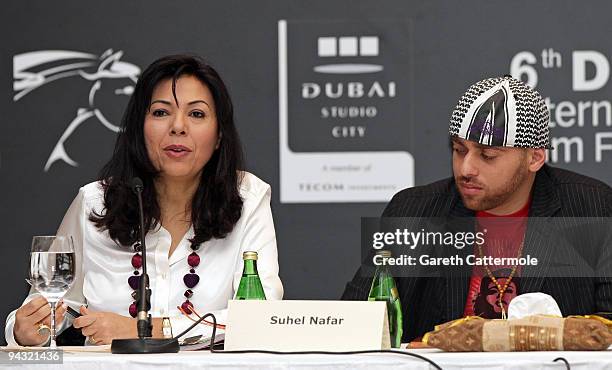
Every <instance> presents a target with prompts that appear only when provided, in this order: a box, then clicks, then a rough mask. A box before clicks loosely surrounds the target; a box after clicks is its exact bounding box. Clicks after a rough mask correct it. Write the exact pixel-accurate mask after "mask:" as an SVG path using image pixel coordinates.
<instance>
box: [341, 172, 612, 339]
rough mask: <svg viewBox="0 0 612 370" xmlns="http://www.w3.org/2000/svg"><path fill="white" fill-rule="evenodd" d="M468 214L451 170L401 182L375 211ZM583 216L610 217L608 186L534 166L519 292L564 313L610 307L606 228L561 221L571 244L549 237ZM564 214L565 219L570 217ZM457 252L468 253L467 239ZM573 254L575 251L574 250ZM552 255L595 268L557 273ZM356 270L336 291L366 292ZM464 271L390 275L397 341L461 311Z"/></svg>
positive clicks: (366, 282)
mask: <svg viewBox="0 0 612 370" xmlns="http://www.w3.org/2000/svg"><path fill="white" fill-rule="evenodd" d="M474 216H475V213H474V211H471V210H469V209H467V208H466V207H465V206H464V205H463V202H462V200H461V197H460V195H459V193H458V191H457V189H456V186H455V182H454V179H453V178H449V179H445V180H442V181H438V182H435V183H433V184H430V185H426V186H420V187H414V188H409V189H405V190H402V191H400V192H399V193H397V194H396V195H395V196H394V197H393V199H392V200H391V202H390V203H389V204H388V205H387V207H386V209H385V211H384V212H383V217H453V218H454V217H474ZM583 217H588V218H602V219H604V220H607V221H604V222H607V224H608V225H610V222H609V220H610V219H611V218H612V188H610V187H609V186H608V185H606V184H604V183H602V182H600V181H597V180H594V179H592V178H589V177H586V176H582V175H579V174H576V173H573V172H570V171H566V170H561V169H557V168H553V167H550V166H547V165H545V166H544V167H543V168H542V169H540V170H539V171H538V173H537V175H536V178H535V182H534V185H533V189H532V202H531V206H530V209H529V220H530V221H529V224H528V227H527V232H526V235H525V245H524V250H523V255H527V254H530V255H532V256H534V255H535V256H538V257H539V264H538V266H535V267H533V268H532V269H531V270H527V269H526V270H524V274H525V277H521V282H520V287H519V293H520V294H523V293H528V292H543V293H546V294H550V295H551V296H552V297H553V298H555V300H556V301H557V303H558V304H559V307H560V309H561V312H562V313H563V315H564V316H567V315H586V314H593V313H597V312H599V313H609V312H611V311H612V272H611V269H612V237H611V235H612V230H610V228H607V229H608V230H601V229H602V228H601V227H599V229H597V230H596V231H595V232H594V231H592V230H591V229H588V228H587V229H585V228H581V226H578V227H575V228H574V229H572V226H566V227H564V228H565V231H568V230H569V236H568V235H565V237H566V240H567V238H569V239H571V240H570V244H572V246H571V247H570V248H569V249H567V248H566V247H563V246H561V244H559V243H558V242H556V241H555V240H556V238H555V236H556V234H557V231H554V230H556V228H557V227H558V226H559V224H562V225H563V223H564V222H566V221H561V222H557V221H559V220H575V219H576V218H583ZM532 220H540V221H541V220H544V222H550V221H553V224H554V226H551V227H550V229H551V230H550V234H549V235H543V234H542V233H541V230H540V229H542V228H541V227H538V230H539V231H537V232H534V231H533V229H535V227H533V226H532V224H531V222H532ZM546 220H548V221H546ZM540 221H538V222H539V223H541V222H540ZM568 222H569V223H565V225H569V224H571V222H572V221H568ZM600 225H601V224H600ZM602 233H603V235H602ZM594 234H599V235H594ZM465 252H467V253H472V249H471V246H470V247H469V248H466V250H465ZM576 254H577V256H578V257H575V256H574V255H576ZM559 258H561V259H562V260H563V261H566V262H567V261H568V260H569V261H570V262H571V261H576V260H582V261H589V262H590V264H591V265H592V266H595V267H594V268H595V269H597V272H596V274H592V275H590V274H585V275H580V276H577V275H575V274H574V275H573V276H571V277H566V275H563V273H559V274H555V272H553V270H552V269H551V267H550V265H551V263H552V264H554V261H556V260H559ZM551 261H552V262H551ZM467 268H470V269H471V267H467ZM555 268H556V267H555ZM362 269H363V267H362ZM578 274H580V273H578ZM364 275H365V274H364V273H362V271H361V270H360V271H358V272H357V273H356V274H355V277H354V278H353V280H352V281H350V282H349V283H348V284H347V285H346V288H345V291H344V293H343V295H342V299H345V300H365V299H367V296H368V293H369V290H370V286H371V284H372V279H371V277H370V278H368V277H367V276H364ZM469 275H470V274H469V271H468V273H466V274H463V275H462V276H454V277H452V278H449V277H438V278H424V277H396V283H397V285H398V290H399V294H400V300H401V303H402V308H403V316H404V320H403V325H404V334H403V341H404V342H407V341H410V340H413V339H414V338H416V337H420V336H422V335H423V334H424V333H426V332H428V331H430V330H433V327H434V325H437V324H441V323H443V322H446V321H450V320H453V319H456V318H460V317H462V316H463V310H464V307H465V303H466V300H467V294H468V287H469Z"/></svg>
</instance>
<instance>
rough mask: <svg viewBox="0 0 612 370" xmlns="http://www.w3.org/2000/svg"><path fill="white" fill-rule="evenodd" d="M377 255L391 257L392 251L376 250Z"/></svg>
mask: <svg viewBox="0 0 612 370" xmlns="http://www.w3.org/2000/svg"><path fill="white" fill-rule="evenodd" d="M376 255H377V256H381V257H384V258H389V257H391V251H389V250H380V251H376Z"/></svg>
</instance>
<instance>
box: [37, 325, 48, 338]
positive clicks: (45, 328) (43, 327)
mask: <svg viewBox="0 0 612 370" xmlns="http://www.w3.org/2000/svg"><path fill="white" fill-rule="evenodd" d="M37 331H38V335H42V336H47V335H49V333H50V332H51V328H49V326H47V325H45V324H43V323H40V324H38V330H37Z"/></svg>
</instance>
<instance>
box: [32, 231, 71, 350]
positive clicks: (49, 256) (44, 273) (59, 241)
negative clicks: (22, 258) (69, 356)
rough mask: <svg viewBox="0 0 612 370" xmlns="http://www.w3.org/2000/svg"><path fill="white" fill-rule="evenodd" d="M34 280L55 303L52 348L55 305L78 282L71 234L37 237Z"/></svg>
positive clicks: (52, 327) (52, 342)
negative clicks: (75, 281)
mask: <svg viewBox="0 0 612 370" xmlns="http://www.w3.org/2000/svg"><path fill="white" fill-rule="evenodd" d="M31 253H32V254H31V257H30V283H31V284H32V286H33V287H34V288H36V290H38V292H39V293H40V294H41V295H42V296H43V297H45V298H46V299H47V302H49V305H50V306H51V344H50V347H51V348H57V344H56V343H55V308H56V307H55V306H56V305H57V302H58V301H59V300H60V299H61V298H62V297H63V296H64V294H66V292H67V291H68V290H69V289H70V287H71V286H72V284H73V283H74V269H75V261H74V245H73V241H72V237H71V236H34V237H33V238H32V250H31Z"/></svg>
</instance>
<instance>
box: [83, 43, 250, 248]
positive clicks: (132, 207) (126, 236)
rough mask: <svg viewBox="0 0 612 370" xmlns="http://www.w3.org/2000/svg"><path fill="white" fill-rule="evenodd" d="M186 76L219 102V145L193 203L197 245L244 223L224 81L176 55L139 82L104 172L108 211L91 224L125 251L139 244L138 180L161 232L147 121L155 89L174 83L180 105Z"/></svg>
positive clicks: (152, 223)
mask: <svg viewBox="0 0 612 370" xmlns="http://www.w3.org/2000/svg"><path fill="white" fill-rule="evenodd" d="M181 76H194V77H196V78H198V79H199V80H200V81H201V82H202V83H203V84H204V85H205V86H207V87H208V89H209V90H210V92H211V94H212V97H213V99H214V104H215V110H216V117H217V123H218V127H219V135H220V137H221V141H220V145H219V148H218V149H217V150H215V152H214V153H213V155H212V157H211V158H210V160H209V161H208V162H207V163H206V165H205V166H204V169H203V170H202V175H201V178H200V184H199V186H198V188H197V190H196V192H195V194H194V196H193V200H192V202H191V223H192V225H193V228H194V232H195V235H194V237H193V239H191V242H192V244H200V243H203V242H205V241H208V240H210V239H211V238H224V237H225V236H226V235H227V234H228V233H229V232H231V231H232V229H233V228H234V225H235V224H236V222H238V219H239V218H240V214H241V211H242V198H241V197H240V193H239V187H240V181H241V178H240V172H239V170H242V163H243V159H242V148H241V144H240V139H239V137H238V132H237V131H236V127H235V126H234V112H233V107H232V101H231V99H230V96H229V93H228V91H227V88H226V87H225V84H224V83H223V81H222V80H221V77H220V76H219V74H218V73H217V71H215V70H214V68H213V67H211V66H210V65H208V64H207V63H206V62H205V61H204V60H202V59H200V58H199V57H195V56H190V55H171V56H166V57H163V58H161V59H158V60H156V61H155V62H153V63H152V64H151V65H150V66H149V67H147V69H146V70H145V71H144V72H143V73H142V75H141V76H140V78H139V80H138V83H137V84H136V87H135V89H134V93H133V94H132V96H131V98H130V101H129V102H128V105H127V108H126V110H125V112H124V114H123V118H122V121H121V130H120V132H119V134H118V137H117V142H116V143H115V149H114V152H113V156H112V158H111V159H110V161H109V162H108V163H107V164H106V165H105V166H104V167H103V168H102V170H101V171H100V174H99V180H101V182H102V186H103V189H104V210H103V211H102V212H101V214H97V213H96V212H92V214H91V215H90V216H89V220H90V221H91V222H93V223H94V224H95V225H96V227H98V229H100V230H108V232H109V235H110V237H111V238H112V239H113V240H115V241H116V242H117V243H119V244H122V245H131V244H133V243H135V242H136V241H137V240H138V239H139V238H138V235H139V233H138V230H139V215H138V202H137V198H136V195H135V194H134V193H133V192H132V189H131V184H132V179H133V178H134V177H140V178H141V179H142V181H143V183H144V191H143V193H142V197H143V207H144V221H145V229H146V230H151V229H152V228H155V227H157V225H158V223H159V220H160V217H161V211H160V208H159V204H158V202H157V194H156V191H155V185H154V180H155V178H156V177H158V176H159V171H158V170H157V169H155V167H154V166H153V163H152V162H151V160H150V159H149V156H148V154H147V148H146V147H145V141H144V129H143V126H144V120H145V116H146V114H147V112H148V111H149V107H150V104H151V97H152V95H153V90H154V89H155V87H156V86H157V85H158V84H159V83H160V82H161V81H163V80H166V79H172V94H173V95H174V99H175V100H176V99H177V98H176V90H175V89H176V81H177V79H178V78H179V77H181Z"/></svg>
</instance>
